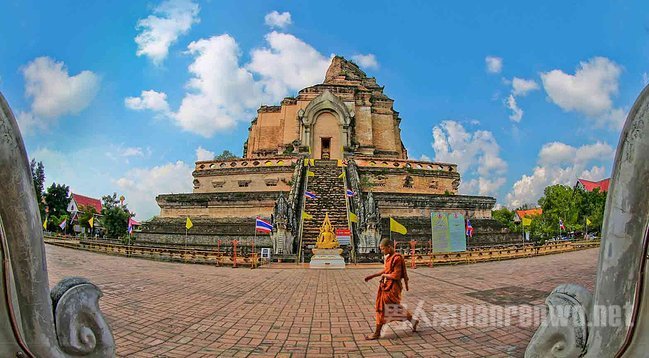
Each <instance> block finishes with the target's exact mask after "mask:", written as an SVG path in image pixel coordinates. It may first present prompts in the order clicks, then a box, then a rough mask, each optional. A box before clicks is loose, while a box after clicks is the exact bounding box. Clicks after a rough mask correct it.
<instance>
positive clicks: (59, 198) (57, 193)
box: [45, 183, 71, 218]
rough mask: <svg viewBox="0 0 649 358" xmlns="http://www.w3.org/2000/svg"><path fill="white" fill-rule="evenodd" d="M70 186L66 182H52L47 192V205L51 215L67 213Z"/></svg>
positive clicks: (56, 215)
mask: <svg viewBox="0 0 649 358" xmlns="http://www.w3.org/2000/svg"><path fill="white" fill-rule="evenodd" d="M70 199H71V198H70V187H68V186H67V185H65V184H60V185H59V184H56V183H52V185H50V186H49V187H48V188H47V192H46V193H45V206H46V208H47V212H48V215H49V216H50V217H54V216H55V217H57V218H59V217H61V216H62V215H67V214H68V212H67V210H68V204H70Z"/></svg>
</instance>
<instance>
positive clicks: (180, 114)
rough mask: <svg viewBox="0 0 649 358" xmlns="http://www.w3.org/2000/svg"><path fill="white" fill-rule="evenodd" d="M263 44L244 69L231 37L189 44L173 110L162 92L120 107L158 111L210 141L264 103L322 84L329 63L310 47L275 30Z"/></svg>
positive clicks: (148, 93)
mask: <svg viewBox="0 0 649 358" xmlns="http://www.w3.org/2000/svg"><path fill="white" fill-rule="evenodd" d="M266 41H267V44H268V46H267V47H263V48H258V49H254V50H253V51H251V59H250V63H248V64H247V65H243V66H241V65H240V64H239V59H240V56H241V51H240V49H239V46H238V44H237V42H236V41H235V39H234V38H233V37H231V36H230V35H227V34H224V35H220V36H213V37H210V38H208V39H200V40H197V41H194V42H192V43H190V44H189V46H188V51H187V53H188V54H190V55H192V56H193V57H194V61H193V62H192V63H191V64H190V65H189V68H188V70H189V72H190V74H191V75H192V78H191V79H190V80H189V82H188V83H187V85H186V87H187V92H186V93H185V96H184V97H183V99H182V101H181V104H180V106H179V108H178V110H177V111H176V112H174V111H172V110H169V104H168V103H167V100H166V94H164V93H162V92H156V91H153V90H150V91H143V92H142V94H141V95H140V96H139V97H128V98H126V99H125V101H124V103H125V105H126V106H127V107H128V108H131V109H135V110H144V109H149V110H153V111H156V112H157V113H159V114H163V115H165V116H167V117H169V118H170V119H172V120H173V121H174V123H175V124H176V125H178V126H179V127H181V128H182V129H183V130H186V131H189V132H192V133H196V134H199V135H202V136H204V137H208V138H209V137H211V136H213V135H214V134H215V133H217V132H223V131H226V130H228V129H231V128H233V127H234V126H235V125H236V124H237V122H238V121H249V120H250V119H251V118H253V117H254V115H255V112H254V110H256V109H257V108H258V107H259V106H260V105H261V104H262V103H276V102H278V101H280V100H281V99H282V98H284V97H285V96H286V95H288V94H290V92H291V91H296V90H299V89H302V88H304V87H308V86H310V85H313V84H316V83H320V82H321V81H322V80H323V78H324V74H325V72H326V70H327V67H328V66H329V63H330V59H327V58H326V57H324V56H323V55H322V54H320V53H319V52H318V51H317V50H315V49H314V48H313V47H312V46H310V45H309V44H307V43H305V42H304V41H302V40H300V39H298V38H296V37H295V36H293V35H290V34H284V33H278V32H274V31H273V32H271V33H269V34H267V35H266Z"/></svg>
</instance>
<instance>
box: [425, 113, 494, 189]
mask: <svg viewBox="0 0 649 358" xmlns="http://www.w3.org/2000/svg"><path fill="white" fill-rule="evenodd" d="M433 149H434V150H435V161H440V162H449V163H457V165H458V171H459V172H460V174H461V175H462V176H463V178H465V180H464V182H463V183H462V185H461V187H460V190H461V191H462V192H465V193H478V194H480V195H495V194H496V192H497V191H498V190H499V189H500V187H501V186H502V185H503V184H504V183H505V178H504V176H503V175H504V173H505V172H506V171H507V163H505V161H504V160H503V159H502V158H501V157H500V146H499V145H498V143H497V142H496V139H495V138H494V136H493V134H492V133H491V132H489V131H484V130H477V131H475V132H473V133H470V132H467V131H466V129H465V128H464V127H463V126H462V125H461V124H460V123H458V122H456V121H450V120H447V121H443V122H442V123H441V124H440V125H438V126H435V127H434V128H433ZM471 176H477V177H476V178H474V179H471V180H467V179H466V178H468V177H471Z"/></svg>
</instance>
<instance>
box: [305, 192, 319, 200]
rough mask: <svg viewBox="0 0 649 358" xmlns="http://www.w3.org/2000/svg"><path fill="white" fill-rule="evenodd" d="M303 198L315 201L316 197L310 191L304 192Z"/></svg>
mask: <svg viewBox="0 0 649 358" xmlns="http://www.w3.org/2000/svg"><path fill="white" fill-rule="evenodd" d="M304 196H306V197H307V198H309V199H317V198H318V196H317V195H315V193H312V192H310V191H305V192H304Z"/></svg>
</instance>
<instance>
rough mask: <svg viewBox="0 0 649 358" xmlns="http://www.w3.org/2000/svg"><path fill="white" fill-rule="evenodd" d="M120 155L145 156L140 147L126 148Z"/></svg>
mask: <svg viewBox="0 0 649 358" xmlns="http://www.w3.org/2000/svg"><path fill="white" fill-rule="evenodd" d="M120 155H121V156H122V157H143V156H144V152H143V151H142V148H140V147H129V148H124V149H123V150H122V151H121V153H120Z"/></svg>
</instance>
